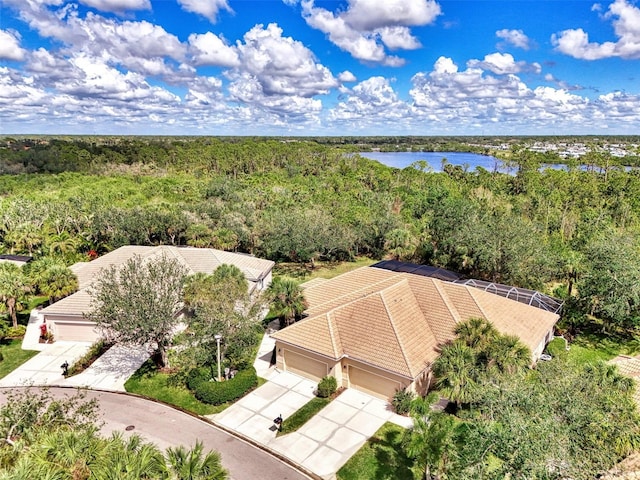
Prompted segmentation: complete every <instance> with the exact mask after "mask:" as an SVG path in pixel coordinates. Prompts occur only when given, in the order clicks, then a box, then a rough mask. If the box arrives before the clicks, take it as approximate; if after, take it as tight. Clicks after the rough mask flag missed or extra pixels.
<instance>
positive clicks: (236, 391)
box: [187, 367, 258, 405]
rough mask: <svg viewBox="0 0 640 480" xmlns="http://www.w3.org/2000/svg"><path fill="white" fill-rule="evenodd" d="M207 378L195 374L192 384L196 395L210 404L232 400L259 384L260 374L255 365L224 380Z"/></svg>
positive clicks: (219, 403)
mask: <svg viewBox="0 0 640 480" xmlns="http://www.w3.org/2000/svg"><path fill="white" fill-rule="evenodd" d="M205 378H206V377H204V376H198V375H197V374H194V376H193V377H192V378H191V385H193V386H194V387H195V388H194V390H193V393H194V395H195V397H196V398H197V399H198V400H200V401H201V402H203V403H208V404H210V405H221V404H223V403H226V402H231V401H233V400H235V399H237V398H240V397H242V396H243V395H244V394H245V393H247V392H248V391H249V390H251V389H253V388H255V387H256V385H258V376H257V375H256V370H255V368H253V367H251V368H248V369H247V370H242V371H240V372H238V373H236V376H235V377H233V378H232V379H230V380H226V381H224V382H214V381H208V380H205ZM187 381H189V380H187Z"/></svg>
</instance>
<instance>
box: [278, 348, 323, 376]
mask: <svg viewBox="0 0 640 480" xmlns="http://www.w3.org/2000/svg"><path fill="white" fill-rule="evenodd" d="M284 363H285V366H286V369H287V371H289V372H292V373H297V374H298V375H302V376H303V377H307V378H311V379H313V380H315V381H317V382H319V381H320V380H321V379H322V377H324V376H326V375H327V372H328V368H327V364H326V363H324V362H320V361H318V360H315V359H313V358H309V357H306V356H304V355H301V354H299V353H296V352H292V351H291V350H285V351H284Z"/></svg>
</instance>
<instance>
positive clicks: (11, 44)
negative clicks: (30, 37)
mask: <svg viewBox="0 0 640 480" xmlns="http://www.w3.org/2000/svg"><path fill="white" fill-rule="evenodd" d="M24 56H25V50H24V49H23V48H21V47H20V34H19V33H18V32H14V31H12V30H0V58H2V59H4V60H16V61H21V60H24Z"/></svg>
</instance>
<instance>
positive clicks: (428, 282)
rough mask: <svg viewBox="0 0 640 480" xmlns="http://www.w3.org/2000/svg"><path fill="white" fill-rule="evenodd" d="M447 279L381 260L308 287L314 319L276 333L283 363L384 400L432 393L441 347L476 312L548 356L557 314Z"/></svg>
mask: <svg viewBox="0 0 640 480" xmlns="http://www.w3.org/2000/svg"><path fill="white" fill-rule="evenodd" d="M401 270H402V269H401ZM405 270H407V269H405ZM409 270H410V269H409ZM436 276H438V277H440V278H448V277H447V272H446V271H439V272H437V275H436ZM440 278H433V277H431V276H425V275H422V274H419V273H409V272H407V271H391V270H388V269H385V268H378V267H375V266H374V267H363V268H359V269H357V270H353V271H351V272H348V273H345V274H343V275H340V276H338V277H335V278H333V279H330V280H324V281H322V280H314V281H313V282H309V284H307V285H303V287H304V296H305V298H306V299H307V302H308V308H307V310H306V311H305V314H306V318H304V319H303V320H301V321H299V322H298V323H295V324H293V325H291V326H289V327H287V328H285V329H283V330H281V331H279V332H277V333H275V334H273V335H272V336H273V338H275V340H276V364H277V367H278V368H280V369H282V370H287V371H291V372H294V373H297V374H300V375H302V376H305V377H307V378H310V379H313V380H316V381H317V380H319V379H320V378H322V377H324V376H326V375H333V376H335V377H336V378H337V380H338V385H342V386H345V387H353V388H356V389H360V390H362V391H365V392H368V393H370V394H373V395H375V396H378V397H380V398H384V399H388V398H390V397H392V396H393V394H394V393H395V391H396V390H398V389H400V388H409V389H411V390H414V391H416V392H419V393H424V392H425V391H426V390H427V388H428V386H429V384H430V382H431V374H430V370H431V365H432V363H433V362H434V360H436V358H437V357H438V355H439V349H440V348H441V346H442V345H443V344H445V343H446V342H448V341H450V340H452V339H453V338H454V328H455V326H456V324H458V323H460V322H464V321H466V320H469V319H470V318H484V319H486V320H489V321H490V322H492V323H493V325H494V326H495V327H496V328H497V329H498V330H499V331H500V332H502V333H505V334H512V335H517V336H518V337H519V338H520V339H521V341H522V342H523V343H524V344H525V345H527V346H528V347H529V348H530V349H531V351H532V361H533V362H534V361H536V360H537V359H538V358H539V357H540V355H541V354H542V352H543V350H544V347H545V345H546V344H547V343H548V342H549V340H550V339H551V338H552V336H553V328H554V326H555V324H556V322H557V321H558V318H559V316H558V314H557V313H556V312H552V311H547V310H545V309H543V308H537V307H534V306H531V305H528V304H526V303H522V302H519V301H515V300H512V299H510V298H505V297H504V296H501V295H498V294H496V293H492V292H490V291H485V290H483V289H481V288H477V287H476V286H471V285H464V284H459V283H454V281H457V276H455V275H454V276H453V277H451V278H450V279H449V280H442V279H440Z"/></svg>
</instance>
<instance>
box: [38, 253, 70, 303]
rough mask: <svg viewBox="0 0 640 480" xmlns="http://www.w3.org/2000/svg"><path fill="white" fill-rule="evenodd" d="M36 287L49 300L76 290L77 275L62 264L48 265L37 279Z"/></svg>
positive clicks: (58, 298) (52, 300)
mask: <svg viewBox="0 0 640 480" xmlns="http://www.w3.org/2000/svg"><path fill="white" fill-rule="evenodd" d="M37 284H38V288H39V289H40V291H41V292H42V293H43V294H44V295H47V296H48V297H49V298H50V300H51V302H52V303H53V302H57V301H58V300H60V299H61V298H64V297H66V296H67V295H71V294H72V293H74V292H75V291H77V290H78V277H76V275H75V273H73V272H72V271H71V270H69V269H68V268H67V267H66V266H65V265H63V264H60V263H58V264H53V265H50V266H49V267H48V268H47V269H46V270H45V271H44V272H42V273H41V275H40V276H39V278H38V279H37Z"/></svg>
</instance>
